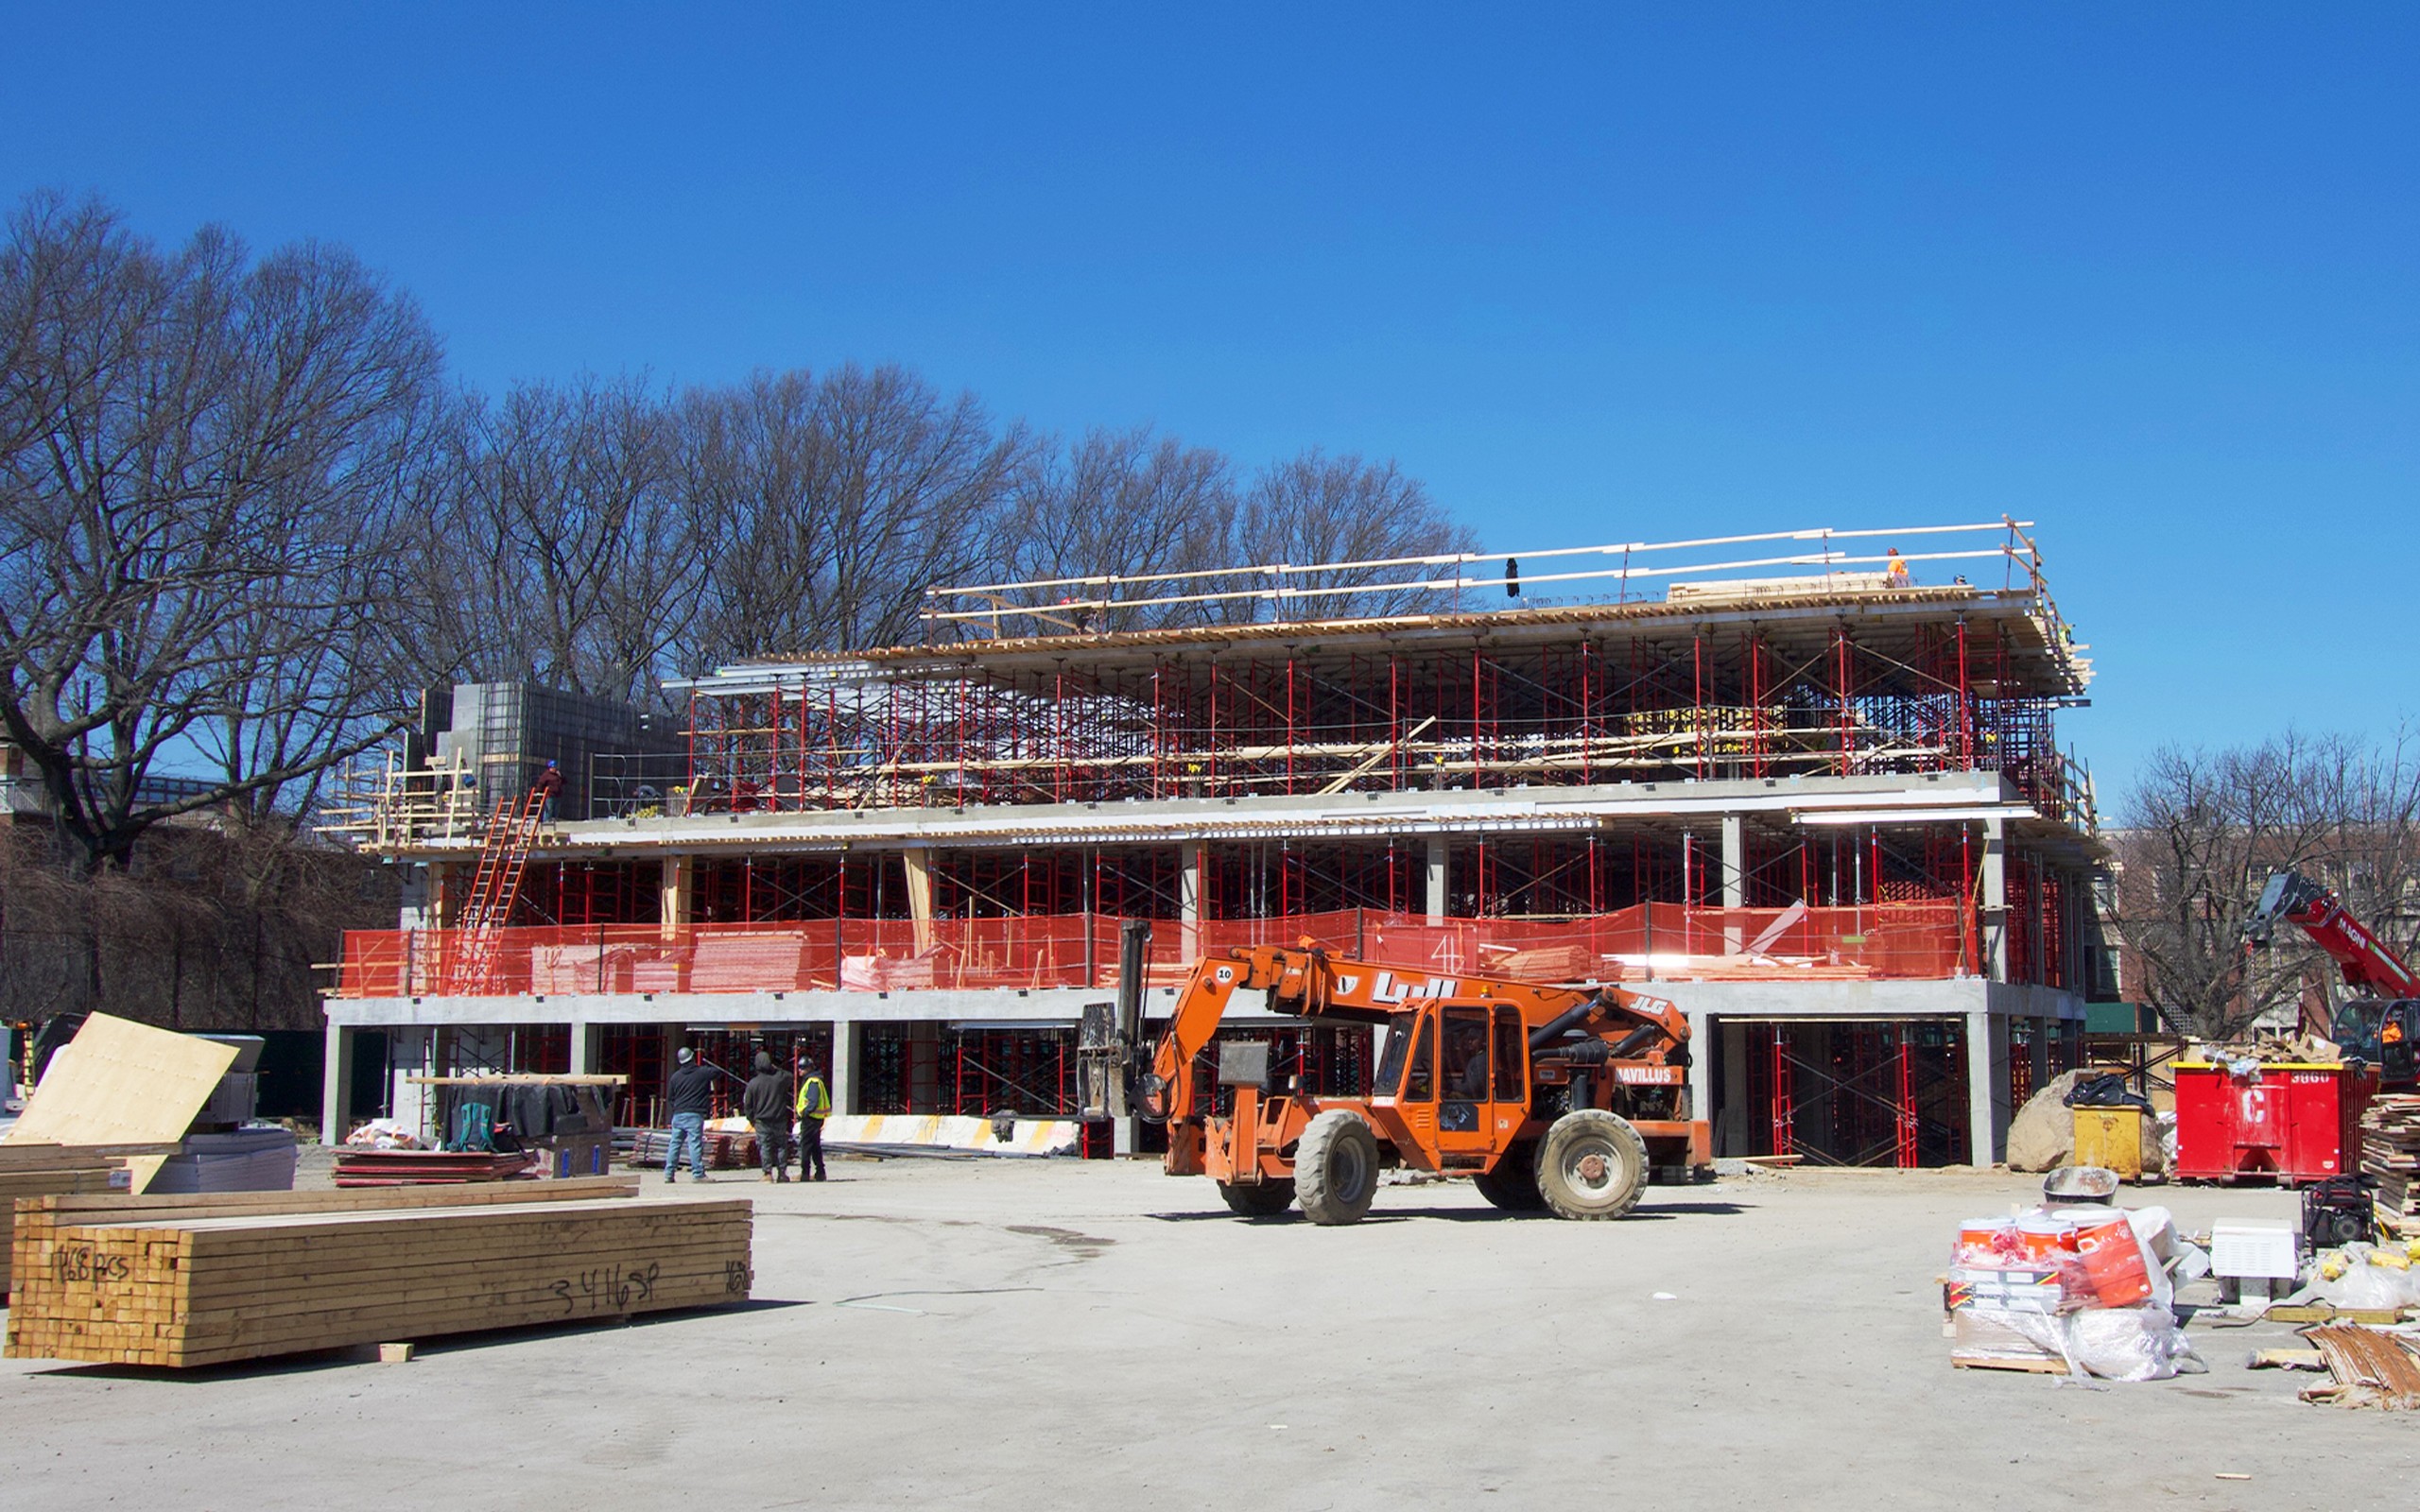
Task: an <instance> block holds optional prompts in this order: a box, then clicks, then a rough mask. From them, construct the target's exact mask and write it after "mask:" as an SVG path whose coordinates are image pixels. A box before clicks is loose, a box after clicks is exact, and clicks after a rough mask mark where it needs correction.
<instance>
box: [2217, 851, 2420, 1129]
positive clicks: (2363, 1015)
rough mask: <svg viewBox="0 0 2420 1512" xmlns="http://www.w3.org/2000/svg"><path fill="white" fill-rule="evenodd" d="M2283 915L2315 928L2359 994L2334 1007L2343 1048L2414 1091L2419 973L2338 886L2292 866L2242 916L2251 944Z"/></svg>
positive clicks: (2318, 941) (2385, 1083)
mask: <svg viewBox="0 0 2420 1512" xmlns="http://www.w3.org/2000/svg"><path fill="white" fill-rule="evenodd" d="M2279 919H2284V920H2285V921H2286V922H2288V923H2290V924H2293V925H2296V926H2298V927H2299V928H2300V929H2301V930H2302V932H2303V933H2304V934H2306V935H2308V936H2310V940H2311V943H2312V944H2314V945H2317V946H2318V947H2319V948H2320V949H2321V950H2323V951H2325V952H2326V953H2327V957H2328V959H2330V960H2332V961H2334V962H2335V963H2336V965H2337V967H2338V969H2339V970H2341V971H2342V972H2343V973H2344V985H2345V986H2346V987H2348V988H2352V989H2353V990H2354V991H2356V992H2359V993H2361V994H2363V995H2362V996H2361V997H2359V998H2356V999H2354V1000H2353V1001H2351V1002H2349V1003H2346V1004H2345V1005H2342V1007H2340V1008H2338V1009H2337V1010H2336V1019H2335V1022H2333V1023H2332V1024H2330V1025H2329V1028H2328V1038H2329V1039H2331V1040H2335V1041H2336V1043H2337V1044H2338V1045H2339V1046H2340V1047H2342V1050H2343V1052H2344V1054H2345V1055H2347V1056H2349V1057H2355V1058H2358V1059H2360V1060H2366V1061H2368V1062H2369V1063H2370V1064H2372V1065H2374V1066H2376V1067H2377V1068H2378V1085H2379V1086H2380V1087H2382V1088H2387V1089H2396V1090H2403V1091H2409V1090H2411V1088H2412V1087H2413V1086H2415V1085H2420V1065H2415V1063H2414V1058H2413V1052H2414V1050H2415V1048H2420V976H2415V975H2414V974H2413V973H2412V971H2411V968H2410V967H2408V966H2406V965H2404V964H2403V958H2402V957H2401V956H2399V955H2397V954H2394V951H2392V950H2390V949H2389V948H2388V947H2387V943H2386V941H2384V940H2382V939H2380V938H2378V937H2377V935H2376V934H2374V933H2372V932H2371V930H2370V928H2369V926H2367V925H2366V924H2363V923H2362V922H2361V921H2360V920H2359V919H2356V918H2354V917H2353V916H2352V915H2351V914H2350V913H2349V912H2347V911H2346V910H2345V907H2344V902H2343V900H2342V899H2340V898H2338V897H2337V896H2336V894H2335V893H2334V892H2332V891H2331V890H2329V889H2328V888H2326V887H2325V886H2322V885H2320V884H2318V883H2316V882H2313V881H2311V880H2310V879H2309V878H2308V877H2305V876H2303V875H2301V874H2300V873H2299V872H2293V871H2272V872H2271V873H2269V883H2268V885H2267V886H2265V887H2263V888H2261V889H2260V902H2258V903H2256V904H2255V905H2254V907H2253V910H2252V917H2251V918H2250V919H2246V920H2245V921H2244V926H2243V937H2244V939H2245V941H2246V942H2247V943H2248V944H2252V945H2261V946H2265V945H2268V944H2269V943H2270V942H2271V941H2272V939H2273V937H2274V936H2275V933H2276V928H2277V921H2278V920H2279Z"/></svg>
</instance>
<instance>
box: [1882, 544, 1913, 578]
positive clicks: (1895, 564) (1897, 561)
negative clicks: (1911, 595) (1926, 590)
mask: <svg viewBox="0 0 2420 1512" xmlns="http://www.w3.org/2000/svg"><path fill="white" fill-rule="evenodd" d="M1882 571H1883V573H1884V575H1885V576H1887V577H1888V578H1889V580H1890V581H1889V583H1888V585H1887V586H1889V587H1892V588H1906V587H1908V586H1910V584H1912V583H1913V582H1914V581H1915V578H1914V577H1913V576H1910V574H1909V572H1908V558H1905V557H1902V556H1900V555H1899V548H1898V547H1896V546H1893V547H1892V548H1891V559H1890V560H1888V561H1886V562H1884V563H1883V564H1882Z"/></svg>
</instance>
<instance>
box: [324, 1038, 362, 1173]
mask: <svg viewBox="0 0 2420 1512" xmlns="http://www.w3.org/2000/svg"><path fill="white" fill-rule="evenodd" d="M327 1033H328V1050H327V1059H326V1062H325V1064H324V1065H323V1066H322V1067H321V1070H320V1143H322V1144H342V1143H344V1137H345V1136H346V1135H347V1134H349V1133H351V1132H352V1131H353V1130H352V1126H351V1125H352V1123H353V1037H354V1030H353V1029H351V1028H349V1027H347V1026H346V1025H344V1024H340V1023H331V1024H329V1025H328V1031H327Z"/></svg>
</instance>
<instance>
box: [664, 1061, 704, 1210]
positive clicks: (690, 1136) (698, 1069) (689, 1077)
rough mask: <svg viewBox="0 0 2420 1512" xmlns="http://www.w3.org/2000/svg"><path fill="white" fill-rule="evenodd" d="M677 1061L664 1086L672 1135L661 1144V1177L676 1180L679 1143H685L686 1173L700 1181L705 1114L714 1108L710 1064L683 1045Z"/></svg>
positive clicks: (678, 1175) (679, 1157)
mask: <svg viewBox="0 0 2420 1512" xmlns="http://www.w3.org/2000/svg"><path fill="white" fill-rule="evenodd" d="M675 1058H676V1059H678V1061H679V1062H680V1063H679V1064H678V1065H676V1066H674V1067H673V1068H672V1080H671V1082H670V1083H669V1084H668V1085H667V1086H666V1088H665V1101H666V1104H668V1105H669V1106H670V1107H671V1109H672V1137H671V1138H670V1139H669V1140H667V1141H666V1143H665V1146H664V1179H666V1181H676V1180H679V1179H680V1173H681V1146H682V1144H683V1143H684V1142H685V1143H687V1144H688V1146H689V1174H690V1175H692V1176H694V1177H697V1178H698V1179H699V1180H700V1181H703V1180H704V1179H705V1178H706V1114H707V1113H708V1112H710V1111H712V1109H713V1108H714V1095H715V1074H714V1068H713V1067H711V1066H708V1065H706V1064H705V1063H703V1062H702V1061H700V1060H699V1059H698V1053H697V1052H696V1051H694V1050H692V1049H690V1048H689V1047H688V1046H687V1045H683V1046H682V1047H681V1054H680V1055H679V1056H678V1057H675Z"/></svg>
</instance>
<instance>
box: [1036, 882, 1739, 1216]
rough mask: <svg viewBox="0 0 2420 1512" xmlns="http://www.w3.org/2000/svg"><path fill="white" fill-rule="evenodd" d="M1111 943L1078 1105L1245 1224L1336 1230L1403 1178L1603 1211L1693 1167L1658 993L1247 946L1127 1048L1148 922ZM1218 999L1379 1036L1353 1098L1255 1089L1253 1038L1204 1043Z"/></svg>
mask: <svg viewBox="0 0 2420 1512" xmlns="http://www.w3.org/2000/svg"><path fill="white" fill-rule="evenodd" d="M1127 931H1128V932H1127V935H1126V938H1125V940H1124V945H1125V949H1124V951H1123V953H1122V954H1123V955H1124V957H1125V959H1124V963H1123V964H1124V970H1122V971H1121V972H1120V981H1119V1000H1118V1003H1117V1005H1116V1017H1115V1021H1114V1022H1112V1021H1111V1020H1110V1018H1109V1016H1108V1014H1107V1013H1106V1012H1105V1011H1104V1012H1098V1013H1094V1014H1088V1015H1087V1018H1086V1022H1085V1029H1084V1036H1083V1044H1082V1048H1081V1050H1080V1056H1081V1057H1082V1060H1083V1064H1084V1068H1085V1073H1086V1075H1085V1086H1086V1102H1087V1105H1088V1106H1087V1111H1088V1112H1089V1113H1092V1114H1095V1115H1097V1116H1098V1115H1105V1114H1108V1113H1113V1112H1115V1111H1117V1110H1118V1108H1117V1105H1118V1104H1119V1103H1123V1104H1125V1105H1126V1106H1127V1107H1128V1108H1131V1109H1132V1111H1134V1112H1137V1113H1139V1114H1141V1115H1142V1116H1143V1117H1144V1118H1146V1119H1149V1120H1151V1121H1154V1122H1160V1123H1165V1124H1166V1125H1167V1170H1168V1173H1169V1174H1170V1175H1171V1176H1207V1177H1210V1178H1211V1179H1212V1180H1213V1181H1215V1182H1217V1183H1218V1186H1219V1194H1220V1196H1222V1197H1223V1198H1225V1200H1226V1203H1227V1206H1228V1207H1229V1208H1231V1209H1233V1210H1234V1211H1236V1212H1238V1213H1241V1214H1243V1215H1245V1216H1247V1217H1252V1216H1266V1215H1269V1214H1273V1213H1277V1212H1282V1211H1285V1209H1286V1208H1287V1207H1288V1205H1289V1204H1293V1203H1297V1202H1299V1203H1300V1204H1301V1206H1302V1210H1303V1213H1304V1216H1305V1217H1307V1218H1309V1219H1310V1220H1311V1221H1312V1222H1313V1223H1317V1224H1343V1223H1353V1222H1356V1221H1357V1220H1358V1219H1359V1218H1360V1217H1361V1216H1362V1215H1363V1214H1364V1213H1366V1212H1368V1211H1370V1200H1371V1198H1372V1197H1373V1196H1374V1194H1376V1191H1377V1185H1378V1172H1379V1171H1380V1169H1382V1168H1383V1167H1386V1166H1391V1165H1404V1166H1409V1167H1412V1168H1414V1169H1417V1170H1422V1171H1434V1172H1440V1173H1444V1174H1448V1175H1468V1176H1470V1177H1473V1178H1474V1180H1475V1181H1476V1182H1477V1184H1478V1190H1479V1192H1480V1194H1482V1195H1484V1196H1485V1197H1486V1198H1487V1200H1488V1201H1490V1202H1492V1203H1494V1204H1495V1206H1497V1207H1498V1208H1503V1209H1506V1210H1510V1211H1522V1210H1534V1209H1538V1208H1545V1209H1547V1210H1548V1211H1552V1212H1554V1213H1556V1214H1558V1215H1560V1216H1562V1217H1565V1218H1616V1217H1619V1216H1621V1215H1622V1214H1623V1213H1626V1212H1628V1211H1630V1210H1631V1209H1632V1208H1633V1207H1634V1206H1635V1205H1636V1204H1637V1202H1638V1198H1639V1193H1640V1189H1641V1188H1643V1187H1644V1186H1645V1185H1646V1182H1647V1178H1648V1173H1649V1169H1650V1167H1651V1165H1652V1166H1656V1167H1661V1168H1670V1169H1679V1170H1681V1171H1684V1172H1694V1171H1695V1170H1696V1169H1697V1168H1699V1167H1701V1166H1703V1165H1705V1164H1706V1163H1707V1162H1708V1160H1710V1158H1711V1155H1710V1151H1711V1140H1710V1137H1709V1134H1708V1131H1707V1125H1706V1124H1705V1121H1704V1120H1703V1119H1699V1118H1695V1117H1692V1116H1691V1112H1690V1108H1689V1091H1688V1086H1687V1068H1688V1064H1689V1053H1688V1039H1689V1025H1688V1020H1687V1018H1686V1017H1685V1016H1684V1015H1683V1014H1682V1012H1681V1011H1680V1009H1678V1008H1676V1007H1674V1006H1673V1005H1671V1004H1670V1003H1668V1002H1666V1001H1664V1000H1663V999H1661V998H1655V997H1649V996H1647V995H1645V994H1643V993H1635V992H1630V991H1626V990H1624V989H1622V988H1616V987H1601V988H1575V987H1555V986H1548V985H1545V984H1541V983H1535V982H1521V981H1513V980H1511V979H1508V978H1502V977H1489V976H1466V975H1461V974H1446V973H1443V972H1435V971H1422V970H1417V969H1412V968H1406V967H1400V966H1376V965H1372V964H1370V963H1367V962H1362V961H1354V960H1345V959H1340V958H1337V957H1333V956H1330V955H1328V954H1326V953H1325V952H1324V951H1322V950H1319V949H1315V948H1309V947H1307V946H1306V947H1305V948H1301V949H1288V948H1284V947H1279V946H1253V947H1251V948H1248V949H1241V950H1236V951H1232V952H1230V953H1229V954H1226V955H1224V956H1215V957H1211V958H1209V959H1206V960H1203V961H1201V962H1199V963H1197V964H1196V965H1195V966H1194V968H1193V970H1192V971H1191V973H1190V974H1189V975H1188V976H1187V978H1186V980H1185V984H1184V989H1183V990H1182V991H1181V992H1179V993H1178V995H1177V1000H1176V1005H1175V1007H1174V1009H1173V1010H1172V1012H1171V1014H1170V1016H1169V1019H1168V1023H1167V1030H1166V1032H1165V1033H1164V1034H1163V1035H1162V1036H1161V1037H1160V1038H1159V1040H1158V1041H1157V1042H1156V1043H1155V1044H1152V1045H1150V1046H1149V1047H1146V1046H1144V1045H1143V1044H1142V1043H1141V1042H1140V1037H1139V1032H1140V1018H1141V980H1142V967H1143V945H1144V943H1145V942H1147V941H1148V938H1149V925H1147V924H1142V923H1141V922H1140V921H1135V922H1132V923H1129V924H1128V926H1127ZM1238 992H1257V993H1265V994H1266V995H1267V1003H1268V1007H1269V1011H1271V1013H1278V1014H1288V1015H1293V1016H1296V1017H1300V1018H1303V1019H1307V1020H1318V1021H1327V1022H1345V1023H1363V1024H1373V1025H1379V1026H1383V1027H1384V1028H1385V1030H1386V1048H1385V1050H1384V1051H1383V1052H1382V1053H1381V1055H1380V1057H1379V1060H1378V1066H1377V1070H1376V1073H1375V1074H1374V1076H1373V1078H1372V1086H1371V1091H1370V1095H1369V1096H1367V1097H1330V1096H1325V1095H1322V1094H1319V1093H1316V1092H1314V1091H1310V1090H1308V1089H1306V1088H1305V1087H1303V1086H1301V1085H1300V1078H1294V1080H1293V1082H1292V1083H1291V1084H1289V1085H1288V1086H1285V1087H1278V1086H1275V1085H1273V1084H1272V1078H1271V1074H1270V1064H1269V1047H1268V1046H1267V1045H1262V1044H1239V1043H1234V1042H1228V1043H1222V1044H1221V1043H1217V1042H1216V1040H1215V1036H1216V1034H1217V1032H1218V1029H1219V1023H1220V1022H1221V1021H1222V1020H1223V1019H1224V1018H1225V1016H1226V1012H1227V1005H1228V1004H1229V1003H1230V1002H1232V1001H1233V1000H1234V998H1235V996H1236V993H1238ZM1100 1006H1101V1008H1102V1009H1104V1010H1105V1009H1106V1008H1107V1007H1108V1005H1100ZM1214 1044H1215V1046H1216V1049H1217V1051H1218V1055H1217V1056H1216V1057H1215V1058H1214V1057H1210V1056H1208V1055H1206V1054H1205V1052H1207V1051H1209V1050H1210V1049H1212V1048H1213V1046H1214ZM1212 1083H1215V1085H1217V1086H1222V1087H1226V1088H1230V1089H1232V1090H1233V1092H1234V1097H1235V1101H1234V1107H1233V1108H1232V1110H1230V1111H1228V1112H1225V1113H1220V1112H1218V1111H1216V1110H1215V1099H1214V1097H1213V1095H1212V1093H1211V1091H1210V1090H1209V1084H1212Z"/></svg>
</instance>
